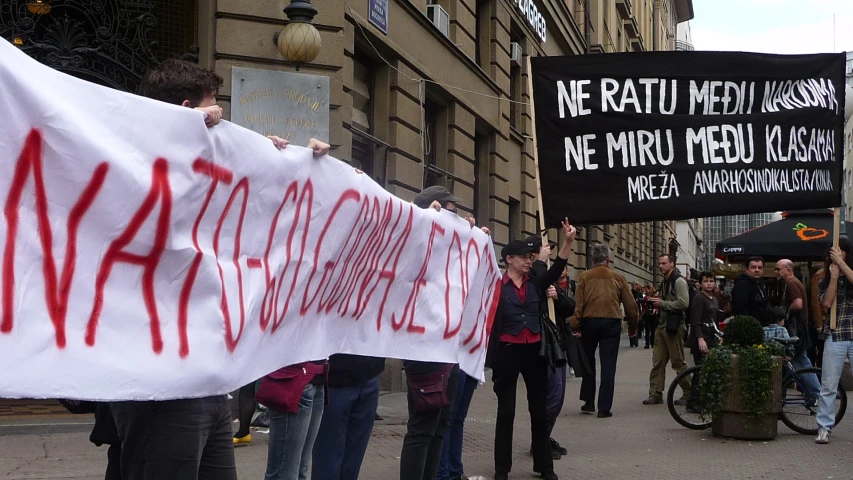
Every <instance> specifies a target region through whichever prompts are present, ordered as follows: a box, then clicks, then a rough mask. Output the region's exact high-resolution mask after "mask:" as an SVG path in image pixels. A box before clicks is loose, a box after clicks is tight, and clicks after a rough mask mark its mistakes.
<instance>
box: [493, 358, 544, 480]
mask: <svg viewBox="0 0 853 480" xmlns="http://www.w3.org/2000/svg"><path fill="white" fill-rule="evenodd" d="M539 346H540V344H539V343H530V344H509V343H498V345H497V347H496V348H497V351H496V352H495V360H494V367H493V368H492V380H493V381H494V389H495V394H496V395H497V396H498V418H497V423H496V425H495V472H496V473H509V472H510V471H511V470H512V431H513V426H514V424H515V397H516V392H517V390H518V375H519V374H521V377H522V378H524V384H525V386H526V387H527V408H528V410H529V411H530V430H531V433H532V438H533V442H532V446H533V471H535V472H539V473H551V472H553V471H554V459H553V458H552V457H551V442H550V440H549V432H548V416H547V414H546V413H545V400H546V398H547V397H548V364H547V363H546V362H545V358H543V357H541V356H539Z"/></svg>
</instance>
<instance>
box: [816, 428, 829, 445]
mask: <svg viewBox="0 0 853 480" xmlns="http://www.w3.org/2000/svg"><path fill="white" fill-rule="evenodd" d="M814 443H818V444H820V445H826V444H827V443H829V432H828V431H827V430H818V432H817V438H815V439H814Z"/></svg>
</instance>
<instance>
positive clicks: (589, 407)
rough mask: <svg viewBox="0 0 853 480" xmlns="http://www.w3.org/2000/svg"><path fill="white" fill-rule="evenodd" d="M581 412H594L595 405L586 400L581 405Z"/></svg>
mask: <svg viewBox="0 0 853 480" xmlns="http://www.w3.org/2000/svg"><path fill="white" fill-rule="evenodd" d="M581 412H584V413H594V412H595V405H594V404H593V403H592V402H586V403H584V404H583V406H582V407H581Z"/></svg>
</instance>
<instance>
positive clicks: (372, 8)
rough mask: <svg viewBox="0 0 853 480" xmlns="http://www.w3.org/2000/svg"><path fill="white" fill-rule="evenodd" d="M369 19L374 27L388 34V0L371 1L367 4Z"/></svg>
mask: <svg viewBox="0 0 853 480" xmlns="http://www.w3.org/2000/svg"><path fill="white" fill-rule="evenodd" d="M367 9H368V10H369V12H368V17H367V19H368V20H369V21H370V23H371V24H373V26H374V27H376V28H378V29H379V30H382V33H384V34H386V35H387V34H388V0H370V1H369V2H368V3H367Z"/></svg>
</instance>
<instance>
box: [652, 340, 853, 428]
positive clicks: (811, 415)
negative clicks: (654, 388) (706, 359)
mask: <svg viewBox="0 0 853 480" xmlns="http://www.w3.org/2000/svg"><path fill="white" fill-rule="evenodd" d="M773 340H774V341H776V342H779V343H781V344H782V345H785V350H786V355H785V365H784V367H783V372H784V373H783V377H782V412H781V413H780V414H779V419H780V420H782V423H784V424H785V425H786V426H787V427H788V428H790V429H791V430H793V431H795V432H797V433H801V434H803V435H816V434H817V431H818V426H817V409H818V400H819V398H820V391H818V392H813V393H806V391H807V388H806V383H805V381H804V380H803V377H804V376H805V375H810V374H814V375H816V376H817V378H818V383H820V380H821V369H820V368H817V367H806V368H801V369H799V370H795V369H794V366H793V365H792V364H791V360H790V359H791V357H792V355H790V354H789V353H792V352H791V351H790V350H792V349H793V344H794V343H796V342H797V341H798V340H799V339H798V338H797V337H791V338H774V339H773ZM701 369H702V366H701V365H696V366H692V367H689V368H686V369H685V370H683V371H682V372H681V373H679V374H678V375H676V376H675V378H674V379H673V381H672V384H671V385H670V386H669V389H668V390H667V392H666V405H667V408H668V409H669V413H670V415H672V418H673V419H675V421H676V422H678V423H679V424H680V425H682V426H684V427H687V428H690V429H694V430H704V429H706V428H708V427H710V426H711V420H710V419H704V418H702V416H701V415H700V412H699V409H696V408H694V406H692V405H688V404H685V403H684V402H681V401H680V400H676V399H675V393H676V391H677V390H678V389H679V384H680V383H681V381H682V380H684V379H687V382H688V383H690V384H691V385H692V382H693V375H694V374H695V373H696V372H701ZM846 411H847V392H846V391H844V388H843V387H842V386H841V383H839V384H838V393H837V394H836V397H835V425H838V423H839V422H841V419H842V418H844V413H845V412H846Z"/></svg>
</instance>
